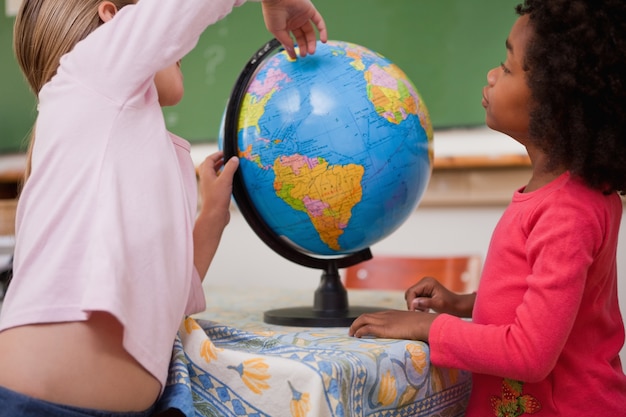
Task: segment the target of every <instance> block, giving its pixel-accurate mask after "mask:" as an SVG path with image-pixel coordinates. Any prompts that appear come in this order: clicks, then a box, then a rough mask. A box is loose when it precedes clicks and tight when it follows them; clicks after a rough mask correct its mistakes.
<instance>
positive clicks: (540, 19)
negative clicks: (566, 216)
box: [516, 0, 626, 194]
mask: <svg viewBox="0 0 626 417" xmlns="http://www.w3.org/2000/svg"><path fill="white" fill-rule="evenodd" d="M516 11H517V13H518V14H520V15H528V16H529V20H530V25H531V28H532V29H533V31H534V35H533V37H532V38H531V40H530V41H529V44H528V45H527V47H526V58H525V66H526V70H527V71H528V72H527V79H528V86H529V88H530V90H531V96H532V100H533V103H534V107H533V110H532V111H531V115H530V127H529V129H530V136H531V137H532V138H534V140H537V145H538V146H539V147H540V148H541V149H542V150H543V151H544V152H546V154H547V155H548V156H549V158H550V166H551V167H552V168H557V167H564V168H566V169H568V170H570V172H571V173H572V174H573V175H576V176H578V177H580V178H582V179H583V180H584V181H585V182H586V183H587V184H588V185H589V186H590V187H592V188H595V189H599V190H602V191H604V192H607V193H609V192H613V191H619V192H621V193H622V194H624V193H626V1H624V0H525V1H524V3H522V4H520V5H518V6H517V7H516Z"/></svg>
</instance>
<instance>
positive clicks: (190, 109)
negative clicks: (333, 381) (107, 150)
mask: <svg viewBox="0 0 626 417" xmlns="http://www.w3.org/2000/svg"><path fill="white" fill-rule="evenodd" d="M314 2H315V4H316V6H317V7H318V9H319V10H320V12H322V14H323V15H324V18H325V19H326V23H327V26H328V29H329V37H330V38H331V39H335V40H341V41H348V42H353V43H357V44H360V45H362V46H365V47H367V48H370V49H372V50H374V51H376V52H378V53H380V54H382V55H384V56H386V57H387V58H389V59H390V60H391V61H392V62H394V63H395V64H397V65H398V66H399V67H400V68H401V69H402V70H404V72H406V73H407V75H408V76H409V77H410V78H411V80H412V81H413V83H414V84H415V85H416V86H417V88H418V90H419V91H420V93H421V94H422V97H423V98H424V101H425V102H426V104H427V106H428V108H429V110H430V113H431V118H432V121H433V124H434V126H435V127H436V128H445V127H458V126H475V125H480V124H483V122H484V110H483V108H482V107H481V105H480V100H481V89H482V87H483V86H484V84H485V83H486V73H487V71H488V70H489V69H490V68H492V67H494V66H497V65H499V63H500V62H501V61H503V60H504V58H505V49H504V41H505V39H506V37H507V35H508V33H509V30H510V27H511V25H512V24H513V22H514V21H515V18H516V16H515V12H514V6H515V5H516V4H517V3H519V0H314ZM0 5H2V9H4V0H0ZM260 8H261V6H260V4H258V3H249V4H245V5H243V6H241V7H240V8H238V9H236V10H234V11H233V12H232V13H231V14H230V15H229V16H228V17H227V18H225V19H223V20H221V21H220V22H218V23H216V24H215V25H213V26H211V27H209V28H208V29H207V30H206V32H205V33H204V34H203V36H202V37H201V39H200V41H199V43H198V45H197V47H196V48H195V49H194V50H193V51H192V52H191V53H190V54H189V55H188V56H187V57H185V59H183V72H184V74H185V86H186V94H185V97H184V99H183V101H182V102H181V103H180V104H179V105H177V106H176V107H173V108H168V109H165V116H166V121H167V123H168V126H169V128H170V129H171V130H172V131H173V132H175V133H177V134H179V135H181V136H183V137H185V138H187V139H189V140H190V141H194V142H195V141H208V140H215V139H216V137H217V135H218V131H219V125H220V121H221V117H222V113H223V110H224V107H225V105H226V101H227V100H228V97H229V95H230V91H231V89H232V87H233V84H234V82H235V80H236V79H237V76H238V75H239V72H240V70H241V69H242V68H243V66H244V65H245V63H246V62H247V61H248V59H249V58H250V56H251V55H252V54H253V53H254V52H255V51H256V50H257V49H258V48H259V47H261V46H262V45H263V44H264V43H265V42H267V41H268V40H269V39H270V38H271V35H270V34H269V33H268V32H267V30H266V29H265V26H264V24H263V20H262V16H261V10H260ZM12 24H13V19H12V18H6V17H4V16H3V17H2V18H0V26H1V27H0V87H1V94H0V123H1V124H0V152H2V151H13V150H16V149H19V148H20V146H21V143H22V142H23V139H24V138H25V137H26V136H27V135H28V131H29V129H30V126H31V124H32V120H33V117H34V100H33V99H32V97H31V96H30V95H29V92H28V90H27V88H26V86H25V83H24V82H23V81H22V79H21V75H20V74H19V71H18V69H17V65H16V64H15V61H14V59H13V56H12V52H11V26H12Z"/></svg>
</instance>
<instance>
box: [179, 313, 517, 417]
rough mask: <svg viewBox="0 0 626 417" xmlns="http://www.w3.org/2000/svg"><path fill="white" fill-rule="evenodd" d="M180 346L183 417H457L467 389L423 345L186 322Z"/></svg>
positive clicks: (342, 333) (459, 374)
mask: <svg viewBox="0 0 626 417" xmlns="http://www.w3.org/2000/svg"><path fill="white" fill-rule="evenodd" d="M232 314H235V313H232ZM256 320H258V319H256ZM178 338H179V342H177V343H176V344H175V346H174V354H173V363H172V364H171V370H170V372H171V374H170V377H169V378H168V389H170V388H175V391H173V393H174V395H172V396H170V397H167V398H168V401H171V402H173V403H174V405H173V407H174V408H178V409H186V410H187V411H186V412H185V415H186V416H187V417H191V416H193V415H195V416H203V417H209V416H215V415H219V416H224V417H239V416H243V415H246V416H253V417H359V416H370V417H409V416H420V417H425V416H426V415H429V416H430V415H433V414H430V413H429V414H426V413H427V410H429V409H431V408H432V407H437V409H438V414H435V415H439V416H440V417H443V416H448V417H450V416H460V415H462V412H463V410H464V407H465V406H466V404H467V398H469V391H470V388H471V380H470V375H469V373H465V372H464V371H455V370H449V369H445V368H436V367H433V366H432V365H431V364H430V360H429V347H428V345H427V344H425V343H421V342H413V341H398V340H391V339H389V340H387V339H375V340H367V341H365V340H360V339H356V338H353V337H349V336H348V335H347V334H346V330H345V329H342V328H338V329H336V330H335V329H324V331H320V330H319V329H312V330H308V329H300V328H284V327H279V326H259V325H258V324H257V325H254V326H253V325H252V324H249V325H248V324H246V323H242V324H241V325H239V326H237V327H233V326H229V325H225V324H223V323H219V322H216V321H209V320H194V319H193V318H186V319H185V320H183V321H182V322H181V326H180V328H179V333H178ZM186 407H187V408H186ZM433 416H434V415H433ZM507 417H508V416H507Z"/></svg>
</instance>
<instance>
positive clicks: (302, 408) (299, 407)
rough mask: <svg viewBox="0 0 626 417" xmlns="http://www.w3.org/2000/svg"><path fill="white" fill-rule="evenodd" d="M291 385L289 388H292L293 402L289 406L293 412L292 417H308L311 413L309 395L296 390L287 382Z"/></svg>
mask: <svg viewBox="0 0 626 417" xmlns="http://www.w3.org/2000/svg"><path fill="white" fill-rule="evenodd" d="M287 383H288V384H289V388H291V395H292V397H291V402H290V404H289V409H290V410H291V415H292V417H306V416H307V415H308V414H309V411H311V402H310V398H309V393H307V392H305V393H302V392H300V391H298V390H296V389H295V388H294V387H293V385H291V382H289V381H287Z"/></svg>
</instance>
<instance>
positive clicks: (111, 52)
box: [63, 0, 262, 106]
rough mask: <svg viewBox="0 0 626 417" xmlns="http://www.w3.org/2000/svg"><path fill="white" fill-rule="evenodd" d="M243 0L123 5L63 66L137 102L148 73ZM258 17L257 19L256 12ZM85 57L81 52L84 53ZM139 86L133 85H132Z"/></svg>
mask: <svg viewBox="0 0 626 417" xmlns="http://www.w3.org/2000/svg"><path fill="white" fill-rule="evenodd" d="M243 3H245V0H210V1H208V0H184V1H180V0H150V1H140V2H138V3H137V4H134V5H129V6H125V7H123V8H122V9H121V10H120V11H119V12H118V13H117V15H116V16H115V17H114V18H113V19H111V20H110V21H109V22H107V23H105V24H103V25H101V26H100V27H99V28H98V29H96V30H95V31H94V32H93V33H91V34H90V35H89V36H88V37H87V38H86V39H84V40H83V41H81V42H79V43H78V44H77V45H76V47H75V51H78V52H79V53H73V54H69V55H67V56H65V57H64V59H66V61H65V62H64V63H63V64H64V66H65V67H66V68H67V69H68V70H69V71H70V72H72V73H73V74H76V76H78V75H80V77H81V81H82V82H83V83H84V84H85V85H88V86H91V88H93V89H94V90H95V91H98V92H99V93H100V94H103V95H104V96H107V97H109V98H110V99H111V100H113V101H114V102H118V103H122V104H126V105H131V106H132V105H137V104H140V103H134V102H133V101H129V102H127V101H126V100H127V99H129V98H132V99H133V100H137V99H140V100H141V97H142V95H143V94H145V92H147V91H148V89H149V87H150V86H151V85H152V78H153V76H154V74H155V73H156V72H157V71H159V70H161V69H163V68H166V67H168V66H170V65H173V64H174V63H175V62H176V61H178V60H180V59H182V58H183V57H184V56H185V55H186V54H187V53H188V52H189V51H191V50H192V49H193V48H194V47H195V45H196V44H197V42H198V39H199V37H200V35H201V34H202V32H203V31H204V30H205V29H206V28H207V27H208V26H209V25H212V24H214V23H216V22H218V21H219V20H221V19H223V18H224V17H226V16H227V15H228V14H229V13H230V12H231V11H232V10H233V8H234V7H236V6H239V5H241V4H243ZM259 19H262V15H261V13H259ZM86 57H87V58H86ZM138 85H141V86H143V87H142V89H140V90H139V91H138V90H137V86H138Z"/></svg>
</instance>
